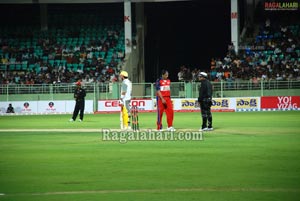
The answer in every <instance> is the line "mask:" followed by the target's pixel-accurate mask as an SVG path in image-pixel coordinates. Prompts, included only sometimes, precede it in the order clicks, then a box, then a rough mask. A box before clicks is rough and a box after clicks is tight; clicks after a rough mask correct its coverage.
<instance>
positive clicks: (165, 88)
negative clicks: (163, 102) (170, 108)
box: [155, 78, 171, 97]
mask: <svg viewBox="0 0 300 201" xmlns="http://www.w3.org/2000/svg"><path fill="white" fill-rule="evenodd" d="M155 85H156V91H160V93H161V95H162V96H163V97H166V96H171V92H170V85H171V81H170V80H169V79H166V80H164V79H162V78H159V79H158V80H157V81H156V83H155Z"/></svg>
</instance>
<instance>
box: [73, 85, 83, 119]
mask: <svg viewBox="0 0 300 201" xmlns="http://www.w3.org/2000/svg"><path fill="white" fill-rule="evenodd" d="M85 96H86V92H85V89H84V88H82V87H81V82H79V81H78V82H76V89H75V91H74V98H75V101H76V104H75V108H74V112H73V116H72V118H71V119H70V121H75V120H76V118H77V115H78V113H79V111H80V115H79V121H80V122H81V121H83V115H84V103H85V100H84V98H85Z"/></svg>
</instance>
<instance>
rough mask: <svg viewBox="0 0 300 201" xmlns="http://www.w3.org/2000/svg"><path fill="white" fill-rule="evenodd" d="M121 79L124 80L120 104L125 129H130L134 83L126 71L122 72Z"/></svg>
mask: <svg viewBox="0 0 300 201" xmlns="http://www.w3.org/2000/svg"><path fill="white" fill-rule="evenodd" d="M120 78H121V80H122V85H121V97H120V104H121V107H122V112H123V122H124V129H129V128H130V116H131V114H130V100H131V92H132V83H131V81H130V80H129V79H128V73H127V72H126V71H121V73H120Z"/></svg>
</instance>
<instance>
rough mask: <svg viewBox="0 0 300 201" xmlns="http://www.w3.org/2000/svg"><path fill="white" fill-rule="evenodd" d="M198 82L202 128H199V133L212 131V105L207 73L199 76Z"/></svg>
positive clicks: (210, 86) (210, 87) (211, 90)
mask: <svg viewBox="0 0 300 201" xmlns="http://www.w3.org/2000/svg"><path fill="white" fill-rule="evenodd" d="M199 80H200V82H201V85H200V87H199V97H198V102H199V104H200V108H201V116H202V127H201V128H200V131H212V130H213V127H212V114H211V111H210V108H211V105H212V92H213V89H212V85H211V83H210V82H209V80H208V79H207V73H205V72H201V73H200V74H199Z"/></svg>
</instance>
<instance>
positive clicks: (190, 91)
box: [0, 81, 300, 113]
mask: <svg viewBox="0 0 300 201" xmlns="http://www.w3.org/2000/svg"><path fill="white" fill-rule="evenodd" d="M212 84H213V88H214V93H213V97H214V98H215V100H218V99H216V98H221V99H222V98H225V99H222V100H224V101H226V100H227V98H232V97H234V98H238V97H243V98H244V97H263V96H297V95H299V94H300V81H261V82H260V83H253V82H250V81H235V82H225V81H221V82H212ZM199 85H200V83H199V82H173V83H172V84H171V94H172V98H173V99H177V98H181V99H196V98H197V97H198V88H199ZM74 88H75V85H74V84H42V85H39V84H35V85H17V84H7V85H0V103H1V105H2V106H1V107H5V108H6V107H7V105H5V104H7V103H8V102H9V103H11V102H13V101H21V102H23V103H25V102H30V101H46V102H47V103H49V102H54V101H74V98H73V91H74ZM84 88H85V89H86V92H87V96H86V100H90V101H92V108H93V109H92V110H93V111H94V112H97V111H99V104H101V103H102V102H99V101H98V100H116V99H118V98H119V96H120V83H85V84H84ZM155 95H156V92H155V86H154V83H133V93H132V96H133V99H150V100H154V99H155ZM217 104H221V103H220V102H217ZM222 104H223V103H222ZM3 105H4V106H3ZM236 109H241V110H243V109H244V108H236ZM248 109H252V108H248ZM222 110H223V109H222ZM225 111H227V109H225ZM65 112H69V111H67V110H65ZM2 113H3V112H2Z"/></svg>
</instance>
